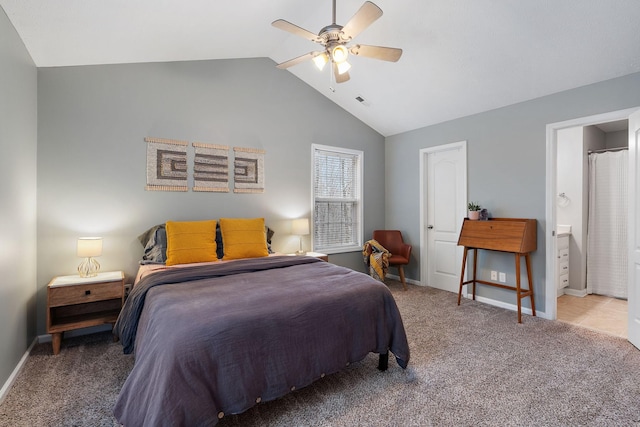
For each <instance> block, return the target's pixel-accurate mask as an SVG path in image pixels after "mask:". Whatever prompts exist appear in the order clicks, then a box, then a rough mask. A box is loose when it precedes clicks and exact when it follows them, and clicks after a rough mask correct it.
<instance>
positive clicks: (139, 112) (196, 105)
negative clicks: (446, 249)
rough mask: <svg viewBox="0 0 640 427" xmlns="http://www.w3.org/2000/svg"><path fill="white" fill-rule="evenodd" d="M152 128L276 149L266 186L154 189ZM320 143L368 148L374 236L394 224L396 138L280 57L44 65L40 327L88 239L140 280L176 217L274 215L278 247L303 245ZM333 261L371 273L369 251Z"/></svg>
mask: <svg viewBox="0 0 640 427" xmlns="http://www.w3.org/2000/svg"><path fill="white" fill-rule="evenodd" d="M146 136H152V137H158V138H170V139H179V140H185V141H189V142H194V141H198V142H205V143H217V144H225V145H229V146H231V147H233V146H238V147H253V148H260V149H264V150H266V157H265V169H266V176H265V181H266V191H265V193H264V194H234V193H233V192H231V193H228V194H222V193H194V192H191V191H190V192H187V193H171V192H149V191H145V189H144V188H145V183H146V174H145V170H146V169H145V167H146V144H145V142H144V141H143V139H144V137H146ZM312 143H319V144H327V145H334V146H339V147H346V148H352V149H359V150H363V151H364V152H365V154H364V164H365V171H364V175H365V188H364V200H365V209H364V212H365V224H364V228H365V229H364V233H365V236H367V235H370V234H371V231H372V230H374V229H375V228H380V227H382V226H383V225H384V194H383V193H382V192H380V191H379V190H378V189H380V188H383V187H384V176H383V175H382V174H378V173H377V171H379V170H381V169H382V168H384V138H383V137H382V136H381V135H380V134H378V133H377V132H375V131H374V130H372V129H371V128H369V127H368V126H366V125H364V124H363V123H362V122H360V121H359V120H357V119H355V118H354V117H353V116H351V115H349V114H348V113H346V112H345V111H344V110H342V109H341V108H339V107H337V106H336V105H335V104H333V103H332V102H331V101H330V100H328V99H327V98H326V97H324V96H323V95H321V94H319V93H318V92H316V91H315V90H313V89H312V88H310V87H309V86H308V85H306V84H305V83H303V82H302V81H300V80H299V79H297V78H296V77H294V76H293V75H292V74H291V73H288V72H286V71H282V70H278V69H277V68H276V67H275V63H274V62H273V61H271V60H269V59H237V60H218V61H195V62H176V63H147V64H127V65H106V66H83V67H65V68H40V69H38V323H37V325H38V333H39V334H43V333H45V307H46V285H47V283H48V282H49V281H50V280H51V278H52V277H53V276H56V275H63V274H74V273H75V271H76V268H77V265H78V264H79V262H80V260H79V259H78V258H76V254H75V245H76V239H77V238H78V237H80V236H83V235H99V236H102V237H103V238H104V248H103V255H102V256H101V257H100V258H99V259H98V261H99V262H100V263H101V265H102V270H103V271H108V270H120V269H122V270H124V271H125V273H126V275H127V276H128V278H129V280H132V276H134V275H135V273H136V270H137V261H138V260H139V259H140V257H141V255H142V246H141V245H140V243H139V242H138V240H137V236H138V235H139V234H140V233H142V232H143V231H144V230H145V229H147V228H148V227H150V226H152V225H155V224H157V223H162V222H165V221H167V220H196V219H216V218H220V217H255V216H262V217H265V219H266V222H267V224H268V225H269V226H270V227H271V228H273V229H274V230H275V231H276V235H275V238H274V248H275V249H276V250H279V251H283V252H293V251H295V250H296V249H297V248H298V240H297V237H294V236H291V235H290V219H291V218H296V217H302V216H309V214H310V209H311V199H310V193H311V170H310V164H311V144H312ZM189 152H190V153H191V152H192V149H191V148H190V149H189ZM305 243H306V247H307V248H308V247H309V242H308V241H307V242H305ZM330 259H331V261H332V262H334V263H337V264H341V265H346V266H350V267H354V268H359V269H363V263H362V257H361V255H360V253H359V252H355V253H350V254H341V255H331V257H330Z"/></svg>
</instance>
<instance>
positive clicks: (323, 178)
mask: <svg viewBox="0 0 640 427" xmlns="http://www.w3.org/2000/svg"><path fill="white" fill-rule="evenodd" d="M362 157H363V153H362V151H355V150H347V149H343V148H336V147H328V146H321V145H314V146H313V167H314V169H313V201H314V205H313V242H314V250H316V251H321V252H326V253H337V252H347V251H352V250H360V249H361V247H362V242H361V237H360V236H362V191H361V188H362Z"/></svg>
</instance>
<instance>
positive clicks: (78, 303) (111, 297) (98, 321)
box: [47, 271, 124, 354]
mask: <svg viewBox="0 0 640 427" xmlns="http://www.w3.org/2000/svg"><path fill="white" fill-rule="evenodd" d="M123 303H124V273H123V272H122V271H110V272H104V273H98V275H97V276H95V277H80V276H78V275H74V276H58V277H56V278H54V279H53V280H52V281H51V282H50V283H49V286H47V333H50V334H51V345H52V347H53V354H58V353H59V352H60V343H61V342H62V334H63V333H64V332H65V331H71V330H73V329H80V328H88V327H90V326H98V325H103V324H105V323H111V325H112V326H113V324H114V323H115V322H116V320H117V318H118V314H119V313H120V309H121V308H122V304H123Z"/></svg>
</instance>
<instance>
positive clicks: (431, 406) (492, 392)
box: [0, 282, 640, 427]
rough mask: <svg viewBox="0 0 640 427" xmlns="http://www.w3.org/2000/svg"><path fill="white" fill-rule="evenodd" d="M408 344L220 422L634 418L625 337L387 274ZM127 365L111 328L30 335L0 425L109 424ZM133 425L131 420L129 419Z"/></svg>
mask: <svg viewBox="0 0 640 427" xmlns="http://www.w3.org/2000/svg"><path fill="white" fill-rule="evenodd" d="M389 286H390V288H391V289H392V291H393V294H394V296H395V297H396V300H397V303H398V306H399V307H400V310H401V312H402V315H403V318H404V322H405V327H406V329H407V333H408V336H409V341H410V347H411V351H412V354H411V362H410V364H409V368H408V369H407V370H406V371H403V370H402V369H400V368H399V367H398V366H397V364H396V363H395V360H390V369H389V370H388V371H387V372H379V371H378V370H377V369H376V365H377V356H375V355H370V356H369V357H367V358H366V359H365V360H363V361H362V362H361V363H357V364H353V365H351V366H350V367H349V368H347V369H345V370H344V371H343V372H340V373H338V374H335V375H330V376H328V377H325V378H323V379H322V380H319V381H317V382H316V383H314V384H312V385H311V386H309V387H307V388H305V389H302V390H298V391H296V392H294V393H291V394H289V395H287V396H285V397H283V398H281V399H278V400H276V401H273V402H266V403H261V404H260V405H257V406H255V407H254V408H252V409H250V410H249V411H247V412H245V413H244V414H240V415H234V416H228V417H226V418H224V419H223V420H222V421H221V422H220V423H219V424H218V425H219V426H282V427H284V426H590V425H592V426H640V351H638V350H637V349H635V348H634V347H633V346H632V345H631V344H629V343H628V342H627V341H626V340H624V339H621V338H616V337H612V336H608V335H604V334H600V333H597V332H593V331H589V330H586V329H580V328H577V327H575V326H571V325H568V324H565V323H561V322H552V321H547V320H544V319H540V318H533V317H531V316H523V324H518V323H516V314H515V313H514V312H511V311H506V310H503V309H500V308H496V307H491V306H488V305H485V304H481V303H477V302H473V301H469V300H464V301H463V304H462V306H460V307H458V306H457V305H456V295H454V294H451V293H448V292H443V291H439V290H435V289H431V288H422V287H417V286H409V290H408V291H407V292H404V291H402V286H401V285H400V284H399V283H397V282H390V283H389ZM132 364H133V361H132V358H131V357H130V356H125V355H123V354H122V351H121V347H120V346H119V344H116V343H113V342H111V338H110V334H108V333H107V334H96V335H92V336H87V337H80V338H75V339H69V340H65V341H63V347H62V351H61V353H60V354H59V355H58V356H52V355H51V349H50V345H46V344H42V345H37V346H36V347H35V348H34V350H33V351H32V354H31V355H30V357H29V358H28V360H27V363H26V366H25V369H24V370H23V372H22V373H21V374H20V375H19V377H18V378H17V380H16V383H15V385H14V386H13V388H12V389H11V391H10V392H9V394H8V396H7V398H6V399H5V401H4V403H3V404H2V405H1V406H0V425H3V426H4V425H7V426H101V425H103V426H113V425H118V424H117V422H116V421H115V420H114V419H113V417H112V415H111V406H112V405H113V403H114V401H115V399H116V396H117V394H118V390H119V387H120V386H121V384H122V383H123V382H124V380H125V378H126V375H127V373H128V372H129V370H130V369H131V367H132ZM131 427H133V426H131Z"/></svg>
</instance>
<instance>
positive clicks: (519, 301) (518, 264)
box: [516, 254, 522, 323]
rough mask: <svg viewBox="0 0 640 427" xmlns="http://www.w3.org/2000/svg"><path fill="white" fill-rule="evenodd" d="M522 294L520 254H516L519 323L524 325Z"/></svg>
mask: <svg viewBox="0 0 640 427" xmlns="http://www.w3.org/2000/svg"><path fill="white" fill-rule="evenodd" d="M520 293H521V288H520V254H516V299H517V300H518V323H522V299H521V298H522V296H521V294H520Z"/></svg>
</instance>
